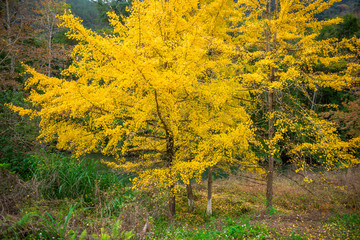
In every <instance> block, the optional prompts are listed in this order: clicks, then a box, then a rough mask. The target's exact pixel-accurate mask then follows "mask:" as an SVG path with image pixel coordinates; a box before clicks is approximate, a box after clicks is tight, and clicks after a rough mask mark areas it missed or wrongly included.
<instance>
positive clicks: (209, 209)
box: [206, 167, 213, 216]
mask: <svg viewBox="0 0 360 240" xmlns="http://www.w3.org/2000/svg"><path fill="white" fill-rule="evenodd" d="M212 171H213V167H209V176H208V196H207V208H206V214H207V215H208V216H210V215H212V183H213V181H212Z"/></svg>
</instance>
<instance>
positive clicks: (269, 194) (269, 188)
mask: <svg viewBox="0 0 360 240" xmlns="http://www.w3.org/2000/svg"><path fill="white" fill-rule="evenodd" d="M275 4H276V8H277V1H276V3H275ZM267 17H268V24H267V29H266V52H267V53H269V52H270V51H271V45H270V43H271V29H270V21H271V0H269V1H268V4H267ZM275 42H276V34H274V36H273V44H275ZM267 77H268V82H269V85H271V83H272V82H273V81H274V80H275V68H274V67H271V66H269V70H268V74H267ZM268 113H269V119H268V140H269V149H268V151H269V152H268V161H269V166H268V171H267V176H266V207H267V208H272V207H273V181H274V146H273V139H274V125H275V120H274V89H273V88H272V87H271V86H270V87H269V89H268Z"/></svg>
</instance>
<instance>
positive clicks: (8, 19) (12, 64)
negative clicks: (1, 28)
mask: <svg viewBox="0 0 360 240" xmlns="http://www.w3.org/2000/svg"><path fill="white" fill-rule="evenodd" d="M5 5H6V6H5V7H6V33H7V44H8V48H10V49H7V50H8V51H9V53H8V54H9V56H10V57H9V58H10V67H9V71H10V73H11V74H13V73H15V61H16V59H15V54H14V51H13V48H14V46H13V45H14V42H13V41H12V39H11V34H12V32H11V31H12V22H11V16H10V5H9V1H8V0H6V1H5Z"/></svg>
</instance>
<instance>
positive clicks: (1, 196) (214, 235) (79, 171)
mask: <svg viewBox="0 0 360 240" xmlns="http://www.w3.org/2000/svg"><path fill="white" fill-rule="evenodd" d="M33 164H34V167H33V168H34V169H35V172H34V174H33V178H32V179H31V180H29V181H27V182H24V181H22V180H20V179H19V177H18V176H17V175H16V174H12V173H10V172H9V171H8V170H6V168H5V166H1V167H0V239H359V238H360V216H359V212H360V211H359V210H360V169H353V170H352V171H348V172H347V171H343V172H328V173H326V174H319V173H311V174H307V176H310V178H311V179H312V180H313V181H312V182H311V183H305V182H304V181H303V177H302V176H301V174H297V173H294V172H292V171H288V172H285V173H282V174H278V175H277V177H276V179H275V183H274V193H275V195H274V204H275V207H274V208H272V209H265V182H264V181H263V179H258V178H257V177H256V176H255V175H251V174H246V173H243V172H238V173H234V174H233V175H231V176H226V177H223V178H218V179H216V180H215V181H214V189H213V194H214V195H213V213H214V214H213V215H212V216H211V217H209V216H206V214H205V209H206V194H207V189H206V182H203V183H201V184H197V183H194V184H193V191H194V195H195V202H196V209H195V211H193V212H189V211H188V207H187V197H186V193H185V192H186V191H185V189H181V191H179V192H178V193H177V196H176V199H177V203H176V204H177V205H176V211H177V215H176V219H175V220H174V221H171V222H169V221H168V220H167V218H166V211H167V203H166V202H167V198H166V195H165V194H164V193H161V192H159V191H157V190H156V189H152V190H149V191H137V190H133V189H131V185H130V183H129V182H128V176H126V175H123V174H119V173H114V172H112V171H111V170H110V169H107V168H106V167H104V166H102V165H100V164H99V163H97V162H96V161H95V160H89V159H82V160H81V161H75V160H74V159H71V158H69V157H62V156H59V155H56V154H48V155H43V156H38V157H35V158H34V159H33Z"/></svg>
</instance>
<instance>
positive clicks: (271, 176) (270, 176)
mask: <svg viewBox="0 0 360 240" xmlns="http://www.w3.org/2000/svg"><path fill="white" fill-rule="evenodd" d="M273 98H274V93H273V91H269V99H268V104H269V114H270V117H269V132H268V137H269V156H268V157H269V168H268V172H267V177H266V181H267V183H266V207H267V208H271V207H272V206H273V203H272V198H273V181H274V151H273V148H274V147H273V144H272V141H273V138H274V117H273V112H274V102H273Z"/></svg>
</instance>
